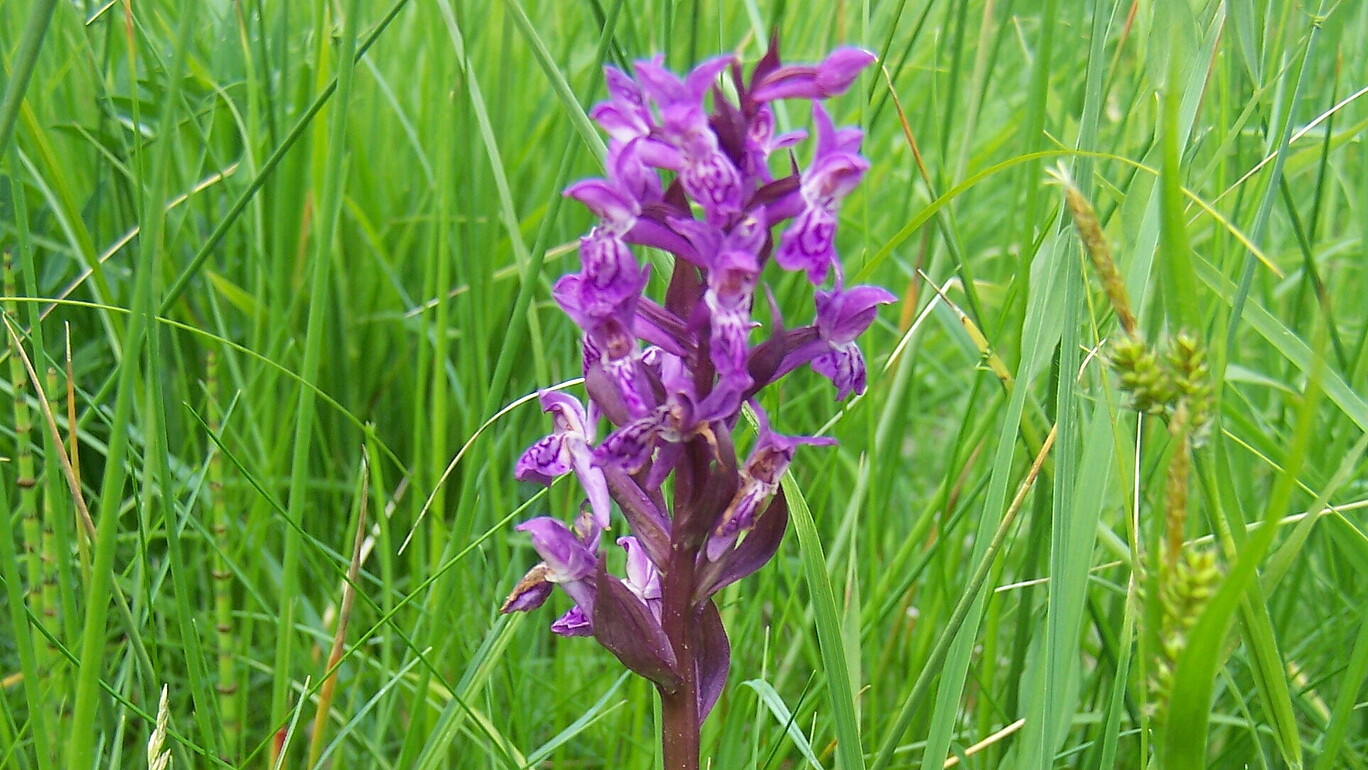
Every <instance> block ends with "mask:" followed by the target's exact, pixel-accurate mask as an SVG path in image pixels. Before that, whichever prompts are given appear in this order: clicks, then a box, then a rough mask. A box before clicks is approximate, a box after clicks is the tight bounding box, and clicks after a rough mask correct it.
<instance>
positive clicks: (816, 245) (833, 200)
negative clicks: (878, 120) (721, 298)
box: [774, 102, 869, 284]
mask: <svg viewBox="0 0 1368 770" xmlns="http://www.w3.org/2000/svg"><path fill="white" fill-rule="evenodd" d="M812 120H813V122H814V123H816V124H817V153H816V156H815V157H814V158H813V161H812V165H811V166H809V167H808V169H807V170H806V171H804V172H803V176H802V186H801V187H800V188H799V189H800V190H801V193H802V198H803V203H804V204H805V205H804V208H803V211H802V213H801V214H799V215H798V218H797V219H795V220H794V222H793V224H792V225H790V226H789V228H788V229H787V230H785V231H784V235H783V237H782V238H781V239H780V241H779V250H778V251H777V252H775V255H774V258H775V260H776V261H778V262H779V264H780V265H782V266H783V267H784V269H786V270H806V271H807V274H808V280H810V281H812V283H814V284H820V283H821V282H822V281H824V280H826V274H827V270H828V269H829V268H830V267H831V266H832V265H833V264H834V265H836V266H837V269H838V270H839V269H840V263H839V262H837V260H836V246H835V236H836V210H837V209H838V208H839V207H840V204H841V200H842V199H843V198H845V197H846V195H848V194H849V193H850V191H851V190H853V189H855V186H856V185H858V184H859V183H860V178H861V177H863V176H864V172H865V171H866V170H867V169H868V168H869V162H868V161H866V160H865V159H864V158H861V157H860V156H859V155H857V154H855V152H856V150H858V149H859V146H860V138H861V136H862V134H861V132H860V130H859V129H855V128H843V129H841V130H839V131H837V130H836V129H835V128H834V127H833V126H832V124H831V116H829V115H827V112H826V110H824V109H822V105H820V104H818V103H816V102H814V103H813V105H812Z"/></svg>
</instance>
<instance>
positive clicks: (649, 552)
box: [503, 43, 894, 723]
mask: <svg viewBox="0 0 1368 770" xmlns="http://www.w3.org/2000/svg"><path fill="white" fill-rule="evenodd" d="M873 60H874V57H873V55H872V54H870V53H868V52H867V51H863V50H859V49H842V50H838V51H836V52H834V53H832V54H831V55H830V56H829V57H827V58H826V59H825V60H823V61H822V62H821V63H819V64H816V65H782V64H781V63H780V61H779V55H778V49H777V45H775V44H774V43H771V47H770V50H769V52H768V53H767V54H766V55H765V56H764V58H762V59H761V60H760V61H759V62H758V63H757V65H756V66H755V68H754V70H753V71H752V72H751V74H750V77H749V79H746V78H745V77H743V73H742V70H741V67H740V65H739V64H738V63H737V61H736V60H735V59H734V58H732V57H721V58H716V59H712V60H710V61H706V62H704V63H703V64H701V65H699V66H698V67H697V68H695V69H694V70H693V71H692V72H690V73H689V74H688V75H687V76H685V77H683V78H681V77H679V76H677V75H675V74H673V73H671V72H670V71H668V70H667V69H665V68H664V67H663V66H662V59H661V58H660V57H656V58H654V59H651V60H649V61H640V62H637V63H636V64H635V66H634V68H633V71H634V73H635V77H631V76H629V75H628V74H626V73H624V72H622V71H619V70H616V69H613V68H608V69H607V71H606V72H607V81H608V91H609V98H608V100H607V101H605V102H603V103H601V104H599V105H597V106H596V107H594V109H593V111H592V112H591V116H592V117H593V119H594V120H595V121H597V122H598V124H599V125H600V126H601V127H602V128H603V130H604V131H605V132H606V133H607V135H608V137H609V139H610V142H609V147H608V155H607V160H606V169H607V173H606V178H603V179H589V180H585V181H581V182H578V183H576V184H574V185H572V186H571V187H570V188H569V189H567V190H566V191H565V194H566V195H567V196H569V197H572V198H574V199H576V200H578V201H579V202H581V203H582V204H584V205H585V206H586V207H587V208H588V209H589V210H590V211H591V212H593V214H594V215H595V216H597V218H598V223H597V224H596V225H595V226H594V227H593V228H592V229H591V230H590V231H589V233H588V234H587V235H585V236H584V237H583V238H581V239H580V249H579V252H580V259H581V270H580V272H578V273H575V274H571V275H566V276H564V277H562V278H560V279H559V280H558V281H557V282H556V284H555V286H554V289H553V295H554V298H555V300H556V302H557V303H558V304H559V305H560V306H561V307H562V308H563V309H564V310H565V312H566V313H567V314H568V315H569V316H570V317H571V318H572V319H573V320H574V321H575V323H576V324H577V325H578V326H579V327H580V328H582V329H583V331H584V336H583V354H584V358H583V367H584V379H585V387H586V390H587V391H588V395H589V399H590V401H589V405H588V407H587V408H586V407H585V406H584V405H582V404H581V402H580V401H578V400H577V399H576V398H574V397H573V396H570V395H567V394H565V393H561V392H544V393H542V395H541V404H542V406H543V408H544V409H545V410H546V411H547V412H549V413H550V414H551V416H552V419H553V422H554V425H555V430H554V432H553V433H552V434H551V435H549V436H547V437H545V438H543V439H541V440H540V441H537V442H536V443H535V444H533V445H532V446H531V447H530V448H529V449H528V450H527V452H526V453H525V454H523V456H522V457H521V459H520V460H519V461H518V464H517V469H516V475H517V477H518V478H519V479H522V480H534V481H538V482H542V483H548V484H549V483H550V481H551V480H552V479H553V478H555V477H557V476H561V475H564V474H569V473H573V474H574V475H575V476H576V478H577V479H578V480H579V483H580V484H581V485H582V487H583V488H584V491H585V493H586V497H587V501H586V503H585V505H584V506H583V510H582V513H581V515H580V516H579V517H578V519H577V520H576V522H575V524H574V525H573V526H567V525H566V524H565V523H563V522H562V521H560V520H559V519H554V518H549V517H543V518H537V519H533V520H532V521H528V522H526V523H524V524H522V525H520V526H519V527H518V529H519V530H522V531H524V532H526V533H528V534H529V535H530V536H531V539H532V544H533V547H534V548H535V549H536V551H537V553H538V554H540V556H541V558H542V560H543V561H542V562H541V563H540V564H538V565H537V566H536V567H534V568H533V569H532V571H531V572H529V573H528V574H527V576H526V577H524V578H523V579H522V581H520V582H519V584H518V586H517V587H516V588H515V589H514V591H513V593H512V595H511V596H510V597H509V598H508V601H507V602H506V603H505V604H504V607H503V611H504V612H511V611H524V610H530V609H533V608H535V607H538V606H540V605H541V604H542V603H543V602H544V601H545V600H546V598H547V596H548V595H549V594H550V592H551V589H552V586H553V585H559V586H560V587H561V588H562V589H563V590H564V591H565V592H566V593H567V594H569V596H570V597H571V599H573V600H574V603H575V604H574V607H573V608H572V609H571V610H570V611H569V612H567V613H566V614H565V615H563V616H562V617H561V618H560V619H559V620H557V621H556V622H555V624H554V625H553V626H552V630H553V631H555V632H556V633H558V634H562V635H565V636H593V637H595V638H596V639H597V640H598V641H599V642H600V643H601V644H602V645H603V646H604V647H606V648H608V649H609V650H610V651H611V652H613V653H614V654H615V655H616V656H617V657H618V658H619V660H621V661H622V662H623V663H624V664H625V665H627V666H628V667H629V668H631V669H632V670H633V671H635V672H637V673H639V674H641V675H643V676H645V677H647V678H649V679H651V680H652V681H653V682H655V684H656V685H657V686H658V687H659V688H660V690H661V692H662V694H667V695H668V694H673V693H677V692H680V691H686V692H691V693H692V695H691V696H690V697H691V698H696V699H697V702H696V706H697V708H696V715H695V722H696V723H697V722H701V720H702V718H703V716H705V715H706V714H707V712H708V710H709V709H710V708H711V706H712V704H713V702H714V701H715V699H716V697H717V695H718V693H720V691H721V688H722V683H723V681H724V680H725V678H726V674H727V668H728V666H729V660H730V654H729V648H728V643H727V638H726V634H725V631H724V630H723V628H722V625H721V620H720V618H719V616H718V613H717V609H716V607H715V605H714V604H713V602H712V600H711V598H710V597H711V596H712V595H713V594H714V593H716V592H717V591H718V590H720V589H721V588H722V587H723V586H726V585H728V584H730V583H732V582H735V581H736V580H739V579H741V578H742V577H745V576H746V575H749V574H750V573H752V572H754V571H755V570H757V569H759V568H760V567H761V566H762V565H763V564H764V563H765V562H767V561H768V560H769V559H770V557H771V556H773V554H774V553H775V551H776V550H777V548H778V545H779V540H780V539H781V538H782V536H783V533H784V530H785V528H786V525H787V521H788V513H787V507H786V504H785V502H784V498H783V495H782V493H781V492H780V491H779V480H780V477H781V476H782V475H783V474H784V472H785V470H786V469H787V468H788V466H789V464H790V462H791V461H792V459H793V453H794V449H795V448H796V447H797V446H798V445H799V444H804V443H826V442H825V441H822V440H819V439H812V438H804V437H786V436H782V435H780V434H778V433H775V432H774V431H773V430H772V429H771V428H770V426H769V423H768V420H767V419H766V417H765V414H764V412H763V411H762V410H761V409H760V407H759V404H758V403H756V402H755V400H754V397H755V394H756V393H757V392H758V391H760V390H761V389H762V388H764V387H765V386H767V385H769V384H771V383H773V382H775V381H776V380H778V379H779V378H780V377H782V376H783V375H785V374H786V373H788V372H790V371H792V370H794V369H796V368H798V367H801V366H803V365H809V366H811V367H812V369H814V370H815V371H817V372H818V373H820V374H822V375H824V376H825V377H827V378H828V379H830V380H831V381H832V383H833V384H834V385H835V387H836V394H837V397H838V398H845V397H846V396H847V395H848V394H850V393H852V392H855V393H861V392H863V391H864V388H865V362H864V358H863V356H862V355H861V353H860V349H859V348H858V347H857V346H856V344H855V340H856V338H857V337H858V336H859V335H860V334H861V333H862V332H863V331H864V330H865V329H867V328H868V327H869V325H870V324H871V323H873V321H874V317H875V314H876V311H877V309H878V306H879V305H881V304H884V303H888V302H892V301H893V299H894V297H893V296H892V295H891V294H889V293H888V292H887V291H885V290H883V289H881V288H878V287H874V286H858V287H846V286H845V283H844V277H843V275H842V272H841V265H840V261H839V260H838V258H837V254H836V249H835V242H834V238H835V230H836V222H837V211H838V208H839V206H840V204H841V201H842V199H843V198H845V197H846V195H847V194H848V193H850V191H851V190H852V189H853V188H854V187H855V186H856V185H857V184H858V183H859V181H860V179H861V177H862V176H863V174H864V173H865V171H866V170H867V169H868V166H869V164H868V162H867V161H866V160H865V159H864V158H862V157H861V156H860V155H859V154H858V150H859V145H860V140H861V137H862V134H861V132H860V130H859V129H856V128H837V127H835V126H834V125H833V124H832V120H831V118H830V116H829V115H828V114H827V112H826V110H825V109H824V108H823V107H822V104H821V101H822V100H823V99H825V98H827V97H830V96H834V95H837V94H840V93H842V92H843V91H845V90H846V89H847V88H848V87H849V86H850V84H851V83H852V82H853V81H854V79H855V78H856V76H857V75H858V74H859V72H860V71H861V70H862V69H863V68H864V67H866V66H867V65H869V64H870V63H871V62H872V61H873ZM724 76H725V78H726V81H728V82H729V83H730V85H731V90H732V95H731V96H730V97H729V96H728V95H727V94H726V93H725V91H724V87H723V85H722V79H723V77H724ZM780 99H801V100H808V101H810V102H811V105H812V107H811V109H812V122H813V127H814V132H815V142H814V150H813V152H812V154H811V157H810V159H809V160H808V162H807V164H806V165H805V166H804V167H802V168H801V169H799V168H798V162H797V160H796V158H795V157H794V155H793V154H792V153H791V152H785V153H783V156H786V157H783V156H781V157H783V162H782V164H780V165H783V166H786V167H787V168H788V169H789V171H790V173H788V174H786V175H783V176H780V177H778V178H776V176H775V175H774V174H773V173H772V169H771V155H772V154H774V153H775V152H776V151H779V150H787V149H788V148H790V147H793V146H794V145H796V144H798V143H799V142H801V141H803V140H804V139H805V138H806V132H802V131H795V132H790V133H782V134H779V133H776V123H775V115H774V111H773V108H772V106H771V103H772V102H774V101H776V100H780ZM709 102H710V103H711V108H710V109H709V107H708V104H709ZM781 227H782V229H781V230H780V231H779V236H778V242H777V244H776V242H775V238H774V233H775V231H776V228H781ZM633 246H647V247H653V248H656V249H661V250H663V251H665V252H668V253H669V254H671V255H673V256H674V258H675V259H674V266H673V271H672V274H671V275H670V276H669V282H668V286H667V288H666V290H665V292H664V296H663V298H662V299H660V300H656V299H652V298H650V297H648V296H645V295H644V293H643V292H644V290H645V288H646V286H647V284H648V279H649V269H648V268H647V267H645V266H643V265H642V264H641V263H640V262H639V261H638V259H637V257H636V256H635V255H634V254H633V250H632V247H633ZM771 257H773V262H775V263H776V264H777V265H778V267H779V268H781V269H783V270H788V271H801V272H803V273H804V274H805V275H806V277H807V278H808V279H809V280H810V281H811V282H812V283H813V284H814V286H815V287H816V291H815V299H816V302H815V304H816V308H815V310H816V312H815V321H814V322H813V323H812V324H810V325H807V326H801V327H797V328H793V329H786V328H784V326H783V324H782V321H781V320H780V318H779V314H778V312H777V310H776V309H775V308H774V307H773V303H772V302H771V303H770V305H771V308H770V313H769V315H768V318H769V319H770V320H771V323H770V327H771V328H770V329H769V330H768V336H767V337H766V338H765V339H763V340H757V339H756V337H757V334H758V332H757V329H758V327H760V326H761V324H760V323H758V322H757V321H756V320H755V318H754V317H753V315H752V310H753V307H754V305H755V302H756V292H757V287H758V286H759V283H760V278H761V275H762V273H763V271H764V269H765V266H766V265H767V264H768V263H769V262H770V261H771ZM828 278H830V279H831V285H830V287H829V288H826V281H827V279H828ZM746 404H749V405H750V406H751V408H752V409H753V410H754V411H755V412H756V414H757V415H758V417H759V422H760V429H759V431H758V434H757V436H756V438H755V440H754V442H753V443H754V446H753V448H752V449H751V451H750V453H749V457H748V458H747V459H746V460H745V461H744V462H740V461H739V459H738V457H737V455H736V450H735V447H734V445H733V443H732V432H733V430H734V429H735V427H736V424H737V421H738V418H739V416H740V414H741V410H742V407H743V405H746ZM604 420H606V421H607V422H608V423H610V424H611V428H610V430H609V432H608V433H607V435H605V436H604V437H603V438H602V439H598V438H597V437H596V436H597V433H598V424H599V423H600V422H602V421H604ZM667 479H670V480H671V483H670V484H668V485H667V484H665V482H666V480H667ZM667 491H668V492H669V494H670V495H671V500H670V501H668V503H667V500H666V492H667ZM613 502H616V503H617V506H618V508H619V509H620V510H621V512H622V514H623V516H624V518H625V519H626V522H627V524H628V525H629V527H630V530H631V532H632V535H631V536H629V537H619V538H617V544H618V545H619V546H621V547H622V548H623V549H625V551H626V576H625V578H619V577H617V576H615V575H612V574H610V573H608V571H607V568H606V562H607V560H606V559H605V556H604V554H603V553H601V552H600V540H601V537H602V534H603V533H604V531H605V530H608V529H609V528H610V525H611V523H612V510H611V509H612V503H613Z"/></svg>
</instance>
